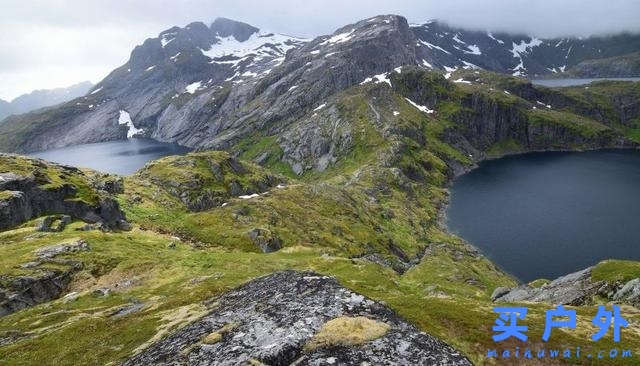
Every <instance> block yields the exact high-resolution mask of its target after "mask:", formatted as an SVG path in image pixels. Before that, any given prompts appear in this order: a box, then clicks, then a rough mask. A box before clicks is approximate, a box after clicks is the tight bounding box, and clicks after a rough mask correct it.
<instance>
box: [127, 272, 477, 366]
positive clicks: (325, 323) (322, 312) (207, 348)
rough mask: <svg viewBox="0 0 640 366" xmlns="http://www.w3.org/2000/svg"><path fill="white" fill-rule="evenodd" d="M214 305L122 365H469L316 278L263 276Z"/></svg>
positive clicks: (377, 307) (376, 306) (387, 313)
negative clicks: (205, 312)
mask: <svg viewBox="0 0 640 366" xmlns="http://www.w3.org/2000/svg"><path fill="white" fill-rule="evenodd" d="M211 304H212V307H213V310H212V311H211V312H210V313H209V314H207V315H205V316H204V317H203V318H202V319H200V320H198V321H196V322H194V323H192V324H190V325H187V326H186V327H184V328H182V329H180V330H178V331H176V332H175V333H174V334H172V335H170V336H168V337H166V338H165V339H163V340H161V341H158V342H156V343H155V344H152V345H151V346H149V347H148V348H147V349H145V350H143V351H142V352H140V353H139V354H137V355H135V356H133V357H132V358H130V359H129V360H128V361H126V362H125V363H124V364H123V365H124V366H132V365H175V364H185V365H210V364H214V363H215V364H216V365H239V364H247V363H249V364H251V363H253V364H267V365H290V364H295V365H327V364H336V365H362V364H372V365H471V362H470V361H469V360H468V359H466V358H465V357H464V356H462V355H461V354H460V353H459V352H458V351H456V350H455V349H453V348H452V347H450V346H448V345H446V344H445V343H443V342H442V341H440V340H438V339H436V338H434V337H432V336H430V335H428V334H425V333H423V332H420V331H419V330H418V329H416V328H415V327H414V326H413V325H410V324H409V323H407V322H406V321H404V320H403V319H401V318H399V317H398V316H397V315H396V314H395V313H394V312H393V311H391V310H390V309H389V308H387V307H386V306H384V305H382V304H380V303H378V302H375V301H372V300H370V299H367V298H365V297H364V296H361V295H358V294H356V293H354V292H351V291H349V290H347V289H345V288H343V287H342V286H340V285H339V284H338V282H337V281H336V280H335V279H333V278H330V277H326V276H320V275H318V274H316V273H312V272H294V271H285V272H279V273H275V274H272V275H269V276H266V277H261V278H258V279H255V280H253V281H250V282H248V283H247V284H245V285H243V286H240V287H239V288H237V289H235V290H232V291H230V292H228V293H226V294H224V295H222V296H221V297H219V298H217V299H215V300H214V301H213V302H211ZM363 318H366V319H363ZM354 324H357V325H358V326H357V327H354V326H353V325H354ZM350 332H351V333H353V334H350Z"/></svg>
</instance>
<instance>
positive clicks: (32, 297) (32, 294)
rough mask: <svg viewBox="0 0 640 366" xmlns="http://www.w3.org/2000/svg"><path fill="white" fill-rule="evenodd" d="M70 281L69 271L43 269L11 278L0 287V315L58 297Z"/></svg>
mask: <svg viewBox="0 0 640 366" xmlns="http://www.w3.org/2000/svg"><path fill="white" fill-rule="evenodd" d="M70 282H71V271H58V270H56V271H44V272H43V273H41V274H39V275H34V276H19V277H15V278H12V279H11V280H10V281H9V283H8V284H7V285H6V286H2V287H0V316H5V315H7V314H11V313H13V312H16V311H18V310H22V309H25V308H28V307H31V306H34V305H37V304H41V303H43V302H47V301H50V300H52V299H56V298H58V297H60V295H61V294H62V293H63V292H64V290H65V289H66V288H67V286H68V285H69V283H70Z"/></svg>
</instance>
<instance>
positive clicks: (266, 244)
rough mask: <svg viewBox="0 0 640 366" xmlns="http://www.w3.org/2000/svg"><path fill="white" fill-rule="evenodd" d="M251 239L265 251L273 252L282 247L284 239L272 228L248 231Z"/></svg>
mask: <svg viewBox="0 0 640 366" xmlns="http://www.w3.org/2000/svg"><path fill="white" fill-rule="evenodd" d="M248 235H249V239H251V241H252V242H253V243H254V244H255V245H256V246H257V247H258V248H260V250H262V252H263V253H271V252H275V251H277V250H280V248H282V240H280V237H278V235H276V234H275V233H273V232H272V231H271V230H268V229H263V228H256V229H253V230H251V231H249V233H248Z"/></svg>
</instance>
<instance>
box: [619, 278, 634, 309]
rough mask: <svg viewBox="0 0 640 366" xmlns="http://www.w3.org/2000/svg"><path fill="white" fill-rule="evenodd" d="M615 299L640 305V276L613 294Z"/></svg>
mask: <svg viewBox="0 0 640 366" xmlns="http://www.w3.org/2000/svg"><path fill="white" fill-rule="evenodd" d="M613 300H614V301H620V302H626V303H629V304H632V305H633V306H635V307H640V278H634V279H633V280H631V281H629V282H627V283H625V284H624V286H622V288H621V289H620V290H618V291H617V292H616V293H615V294H614V295H613Z"/></svg>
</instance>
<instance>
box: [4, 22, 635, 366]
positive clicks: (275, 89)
mask: <svg viewBox="0 0 640 366" xmlns="http://www.w3.org/2000/svg"><path fill="white" fill-rule="evenodd" d="M414 28H415V27H411V26H410V25H409V24H407V21H406V20H405V19H404V18H402V17H400V16H394V15H381V16H377V17H373V18H370V19H365V20H363V21H360V22H357V23H355V24H351V25H347V26H345V27H342V28H340V29H338V30H337V31H336V32H335V33H334V34H332V35H327V36H322V37H318V38H316V39H313V40H301V39H295V38H291V37H288V36H281V35H277V34H273V35H271V34H268V33H267V34H263V32H261V31H259V30H256V28H254V27H251V26H249V25H246V24H242V23H237V22H233V21H229V20H224V19H220V20H217V21H215V22H214V23H213V24H212V25H211V26H206V25H204V24H201V23H194V24H192V25H190V26H187V27H185V28H183V29H181V28H174V29H173V30H170V31H167V32H163V33H162V34H161V36H160V37H158V38H154V39H150V40H147V41H145V43H144V44H143V45H142V46H139V47H138V48H136V49H135V50H134V52H133V53H132V57H131V60H130V61H129V62H128V63H127V64H125V65H124V66H123V67H121V68H118V69H117V70H115V71H114V72H113V73H111V75H109V76H108V77H107V78H106V79H105V80H103V81H102V82H101V83H100V84H98V85H97V86H96V87H95V88H94V89H93V91H92V92H91V93H90V94H88V95H86V96H85V97H82V98H78V99H76V100H73V101H70V102H68V103H66V104H63V105H62V106H60V107H56V108H51V109H47V110H45V111H40V112H36V113H30V114H27V115H23V116H16V117H11V118H10V122H9V123H7V124H5V125H3V126H0V131H2V133H3V134H2V135H0V146H2V147H3V148H4V149H12V150H13V151H16V150H18V151H26V150H29V149H36V148H42V147H48V146H53V145H55V144H57V143H58V142H59V141H62V144H70V143H80V142H83V141H87V140H99V139H106V138H126V137H127V136H129V135H133V134H134V133H132V132H135V133H139V134H142V135H145V136H151V137H154V138H157V139H162V140H166V141H177V142H180V143H183V144H187V145H190V146H194V147H197V148H198V151H195V152H191V153H189V154H186V155H183V156H170V157H166V158H163V159H160V160H157V161H152V162H149V163H148V164H147V165H146V166H145V167H143V168H142V169H140V170H139V171H138V172H136V173H135V174H133V175H131V176H126V177H120V176H111V175H106V174H101V173H97V172H92V171H90V170H87V169H75V168H72V167H66V166H60V165H57V164H52V163H48V162H45V161H42V160H37V159H29V158H24V157H20V156H17V155H13V154H6V155H5V154H2V155H0V228H3V229H1V230H2V231H0V238H1V239H2V242H3V245H2V246H0V259H1V260H2V266H0V278H2V281H0V352H1V353H2V359H3V360H4V361H5V362H7V363H8V364H19V363H25V362H28V363H36V364H77V365H96V364H98V365H103V364H126V365H150V364H151V365H168V364H191V365H208V364H213V363H220V364H254V365H261V364H271V365H280V364H286V365H289V364H297V365H325V364H336V365H342V364H346V365H350V364H365V363H366V364H393V363H394V360H398V362H397V363H400V364H446V365H449V364H454V365H455V364H463V365H464V364H469V363H474V364H491V363H493V361H494V360H490V359H489V358H491V356H490V355H489V353H488V352H487V351H488V350H489V351H491V350H493V349H496V348H497V347H502V346H501V345H497V344H496V342H494V341H493V339H492V337H491V331H490V329H491V326H492V325H493V324H495V322H496V319H497V318H498V315H497V314H495V313H494V312H493V311H492V309H493V308H494V306H495V305H496V304H495V303H494V300H496V301H498V302H499V301H507V302H510V301H511V300H513V301H515V302H516V304H517V305H516V306H527V307H528V308H529V313H528V314H527V321H530V322H531V323H530V324H543V322H544V319H545V310H547V309H550V308H553V307H554V306H556V305H557V303H560V302H561V303H563V304H565V305H572V306H573V308H572V310H575V311H576V317H577V320H576V321H577V323H578V324H590V323H591V322H592V319H593V314H594V313H595V312H596V311H597V308H596V307H595V306H591V304H594V303H598V302H601V301H602V299H603V298H606V299H607V301H609V299H611V300H612V301H616V302H618V303H620V304H624V305H626V306H634V304H637V300H636V299H635V296H633V293H635V292H636V290H637V284H638V283H639V282H640V279H638V278H640V263H638V262H627V261H610V262H603V263H600V264H598V265H597V266H595V267H594V268H592V269H589V270H587V271H582V272H580V273H578V274H575V275H570V276H568V277H566V278H563V279H560V280H558V281H553V282H549V281H544V280H538V281H535V282H533V283H530V284H519V283H518V281H516V280H515V279H514V278H513V277H512V276H510V275H509V274H507V273H505V272H504V271H502V270H501V269H500V268H498V267H497V266H496V265H495V264H494V263H492V262H491V261H490V260H489V259H488V258H486V257H484V256H483V255H482V254H481V253H480V252H479V251H478V250H477V249H475V248H474V247H473V246H472V245H470V244H469V243H466V242H465V241H464V240H462V239H460V238H458V237H456V236H455V235H453V234H452V233H450V232H449V231H448V230H447V228H446V225H444V223H443V216H444V209H445V207H446V205H447V201H448V186H449V184H450V183H451V181H452V179H454V178H455V177H456V176H458V175H460V174H463V173H465V172H467V171H469V170H471V169H473V168H474V167H476V166H477V164H478V163H480V162H482V161H484V160H486V159H490V158H495V157H500V156H503V155H506V154H513V153H523V152H531V151H548V150H586V149H599V148H636V149H637V148H639V147H640V125H638V121H639V119H640V83H634V82H623V81H602V82H597V83H592V84H590V85H588V86H575V87H568V88H546V87H541V86H537V85H533V84H531V83H530V82H529V81H528V80H527V79H525V78H522V77H516V76H513V75H512V73H506V74H505V73H497V72H494V71H488V70H480V69H475V68H473V67H470V66H467V68H464V67H460V68H457V69H456V70H451V69H449V70H447V69H444V70H440V69H438V67H440V65H442V67H443V68H444V65H447V67H449V66H451V65H452V64H449V62H453V61H452V60H445V59H438V57H445V56H443V55H442V54H445V55H447V54H446V53H445V52H443V51H441V50H438V49H434V48H433V47H430V46H427V45H424V44H423V43H422V42H420V41H419V40H420V39H422V40H423V41H424V39H423V38H424V37H422V38H420V37H418V36H417V32H416V30H415V29H414ZM261 34H262V36H260V35H261ZM469 37H470V36H469ZM494 37H496V38H497V36H495V35H494ZM456 38H459V39H460V40H461V41H464V42H467V43H470V42H471V38H465V36H464V35H460V36H456ZM252 39H253V40H252ZM246 42H250V43H246ZM251 42H255V43H251ZM424 42H427V41H424ZM434 42H435V41H434ZM453 42H455V43H456V44H460V45H461V43H458V42H457V41H453ZM429 43H430V44H433V45H435V44H434V43H431V42H429ZM229 44H231V45H229ZM248 44H252V46H251V47H249V48H247V45H248ZM163 45H164V48H163ZM441 45H442V46H439V47H442V48H443V49H444V47H445V45H444V43H441ZM218 46H220V50H223V51H220V52H218V51H216V50H218V48H216V47H218ZM254 46H255V47H254ZM172 47H175V48H172ZM458 47H460V46H458ZM478 47H479V48H480V47H484V46H480V45H478ZM460 48H462V47H460ZM229 49H232V50H234V51H233V52H232V54H229V52H231V51H228V50H229ZM285 49H286V52H285ZM453 49H455V48H453ZM473 49H474V50H475V48H473ZM469 50H470V51H471V50H472V48H469ZM179 52H180V54H178V53H179ZM450 52H451V53H453V51H450ZM480 52H482V48H480ZM205 53H209V54H210V56H206V55H205ZM175 55H178V56H176V57H174V56H175ZM183 55H184V59H182V58H181V57H182V56H183ZM478 56H479V55H478ZM172 58H173V59H172ZM174 59H175V60H176V61H175V62H174ZM181 60H183V61H182V62H184V63H182V62H181ZM438 62H440V64H438ZM460 62H461V63H462V61H460ZM517 62H518V63H519V59H518V60H517ZM523 63H525V61H523ZM427 64H429V65H431V66H429V65H427ZM460 66H461V65H460ZM525 66H526V67H528V68H529V67H532V66H530V64H528V63H525ZM209 80H211V82H209ZM176 95H177V96H176ZM121 121H122V122H123V124H122V125H120V122H121ZM18 122H20V123H18ZM139 130H142V132H139ZM52 136H53V137H54V138H52ZM212 149H219V150H221V151H213V150H212ZM13 213H19V214H18V215H14V214H13ZM523 255H526V254H523ZM547 282H549V283H548V285H549V286H546V285H544V284H545V283H547ZM618 294H619V296H618ZM624 294H626V295H624ZM556 300H557V301H556ZM521 301H522V303H521ZM525 301H533V302H541V304H537V303H527V302H525ZM551 302H553V303H551ZM625 311H626V310H625ZM586 331H587V332H588V331H589V330H588V329H587V330H586ZM623 332H624V344H625V348H627V347H628V348H629V349H637V348H638V347H640V334H639V333H638V332H633V331H632V330H630V329H627V330H624V331H623ZM541 333H542V329H541V328H539V327H535V329H534V328H533V327H532V329H531V333H529V334H530V336H531V338H532V339H539V337H540V335H541ZM78 334H82V337H78ZM536 342H538V341H536ZM512 344H513V343H510V342H507V343H506V345H512ZM506 345H505V347H507V346H506ZM537 345H538V343H534V344H532V348H533V347H537ZM576 347H583V348H582V349H583V350H584V351H587V350H588V349H590V347H591V346H587V345H585V333H584V332H565V333H563V336H562V337H552V338H551V339H550V340H549V341H548V342H546V343H545V344H544V348H545V349H549V350H551V349H554V350H555V349H565V348H571V349H576ZM594 347H596V349H599V348H600V346H594ZM520 349H524V347H521V348H520ZM87 350H90V352H87ZM510 350H512V349H510ZM523 352H524V350H523ZM25 360H26V361H25ZM509 361H511V360H509ZM547 361H550V362H547ZM553 361H554V360H551V359H545V360H540V362H539V364H549V363H553ZM609 361H610V360H608V359H605V360H603V363H606V362H609ZM617 361H619V360H617V359H614V360H613V362H617ZM624 361H625V360H622V362H624ZM517 362H518V361H515V363H517ZM571 363H575V364H590V363H591V360H590V359H588V358H586V357H585V358H583V359H571Z"/></svg>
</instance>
